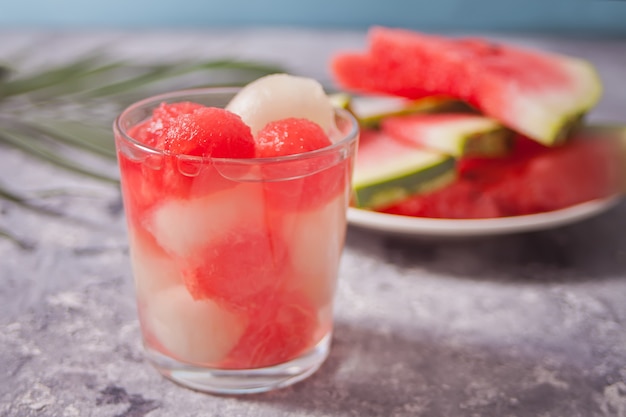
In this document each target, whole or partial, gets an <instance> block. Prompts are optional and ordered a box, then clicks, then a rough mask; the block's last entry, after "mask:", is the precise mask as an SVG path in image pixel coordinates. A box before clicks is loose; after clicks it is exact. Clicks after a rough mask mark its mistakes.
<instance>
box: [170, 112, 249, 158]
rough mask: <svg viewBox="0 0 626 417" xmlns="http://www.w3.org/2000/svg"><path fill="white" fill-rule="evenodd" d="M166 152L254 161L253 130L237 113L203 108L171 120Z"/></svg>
mask: <svg viewBox="0 0 626 417" xmlns="http://www.w3.org/2000/svg"><path fill="white" fill-rule="evenodd" d="M164 133H165V141H164V145H163V146H164V150H165V151H167V152H169V153H171V154H175V155H178V154H183V155H191V156H202V157H209V156H210V157H215V158H252V157H254V152H255V144H254V139H253V137H252V132H251V131H250V127H248V126H247V125H246V124H245V123H244V122H243V121H242V120H241V118H240V117H239V116H237V115H236V114H234V113H232V112H230V111H228V110H224V109H220V108H217V107H200V108H197V109H195V110H193V111H192V112H191V113H184V114H180V115H178V116H177V117H175V118H174V119H172V120H171V121H170V123H169V126H167V129H166V130H165V132H164Z"/></svg>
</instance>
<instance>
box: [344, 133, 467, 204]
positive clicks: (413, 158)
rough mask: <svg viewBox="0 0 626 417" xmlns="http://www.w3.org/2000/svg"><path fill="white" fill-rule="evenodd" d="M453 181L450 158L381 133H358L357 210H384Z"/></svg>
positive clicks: (354, 177)
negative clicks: (358, 208)
mask: <svg viewBox="0 0 626 417" xmlns="http://www.w3.org/2000/svg"><path fill="white" fill-rule="evenodd" d="M454 178H455V161H454V159H453V158H452V157H450V156H448V155H445V154H442V153H438V152H433V151H429V150H425V149H421V148H419V147H417V146H415V145H409V144H406V143H403V142H400V141H397V140H394V139H393V138H391V137H390V136H389V135H388V134H386V133H385V132H382V131H376V130H362V131H361V137H360V142H359V151H358V153H357V156H356V163H355V166H354V176H353V188H354V191H355V194H356V202H355V203H356V205H357V206H358V207H361V208H368V209H377V208H379V207H384V206H388V205H390V204H393V203H395V202H399V201H402V200H404V199H405V198H407V197H409V196H411V195H414V194H418V193H423V192H427V191H430V190H433V189H436V188H439V187H443V186H444V185H447V184H449V183H450V182H451V181H453V180H454Z"/></svg>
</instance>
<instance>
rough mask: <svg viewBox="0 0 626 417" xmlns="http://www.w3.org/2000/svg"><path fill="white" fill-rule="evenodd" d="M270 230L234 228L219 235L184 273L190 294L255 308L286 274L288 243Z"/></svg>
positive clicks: (235, 306)
mask: <svg viewBox="0 0 626 417" xmlns="http://www.w3.org/2000/svg"><path fill="white" fill-rule="evenodd" d="M269 233H270V231H268V230H256V231H254V230H243V228H241V229H235V230H232V232H230V233H228V234H226V235H224V236H217V237H216V238H215V239H212V240H211V242H210V243H209V244H208V245H207V246H206V247H204V248H203V249H202V251H201V253H202V254H203V256H195V257H194V259H190V260H188V261H187V263H188V266H187V267H185V268H183V270H182V275H183V279H184V281H185V285H186V286H187V290H188V291H189V293H190V294H191V296H192V297H193V298H194V299H196V300H199V299H206V298H209V299H212V300H214V301H216V302H218V303H219V304H222V305H224V306H226V307H228V308H230V309H237V310H246V311H249V310H251V309H254V307H255V306H257V305H259V304H261V303H263V300H264V298H265V297H266V296H267V294H271V293H272V292H274V291H276V288H277V287H278V285H280V284H281V282H282V281H283V280H284V279H285V278H286V277H285V273H286V265H287V264H288V258H287V257H288V254H287V250H288V249H287V246H286V243H285V242H284V241H283V240H281V239H279V238H278V237H277V236H271V237H270V236H269Z"/></svg>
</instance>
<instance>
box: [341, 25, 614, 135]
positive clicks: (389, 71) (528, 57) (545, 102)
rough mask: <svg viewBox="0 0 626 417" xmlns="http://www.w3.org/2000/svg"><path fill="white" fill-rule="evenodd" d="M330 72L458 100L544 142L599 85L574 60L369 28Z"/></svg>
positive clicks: (414, 95) (372, 88)
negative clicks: (362, 44)
mask: <svg viewBox="0 0 626 417" xmlns="http://www.w3.org/2000/svg"><path fill="white" fill-rule="evenodd" d="M332 72H333V74H334V76H335V79H336V81H337V83H338V84H339V85H340V86H341V87H343V88H345V89H348V90H352V91H358V92H365V93H377V94H391V95H396V96H400V97H406V98H409V99H418V98H422V97H428V96H448V97H454V98H458V99H461V100H464V101H466V102H467V103H469V104H471V105H473V106H475V107H476V108H478V109H479V110H480V111H482V112H483V113H484V114H485V115H487V116H490V117H493V118H495V119H497V120H499V121H500V122H501V123H503V124H504V125H506V126H508V127H510V128H511V129H513V130H516V131H517V132H519V133H522V134H524V135H526V136H528V137H530V138H532V139H534V140H537V141H539V142H541V143H543V144H546V145H553V144H555V143H558V142H561V141H563V140H564V138H565V137H566V136H567V134H568V132H569V131H570V130H571V127H572V126H574V125H576V124H577V121H578V120H579V119H580V118H581V117H582V115H583V114H584V113H585V112H586V111H587V110H589V109H590V108H591V107H593V106H594V105H595V104H596V103H597V102H598V100H599V99H600V95H601V89H602V88H601V82H600V80H599V78H598V75H597V73H596V71H595V69H594V67H593V66H592V65H591V64H590V63H588V62H586V61H584V60H581V59H577V58H573V57H567V56H563V55H558V54H555V53H548V52H539V51H531V50H526V49H522V48H518V47H514V46H505V45H502V44H496V43H493V42H490V41H487V40H481V39H471V38H467V39H452V38H446V37H441V36H432V35H425V34H421V33H417V32H412V31H408V30H402V29H389V28H383V27H374V28H372V29H371V30H370V32H369V49H368V50H367V51H366V52H364V53H353V52H346V53H340V54H338V55H336V56H335V58H334V60H333V61H332Z"/></svg>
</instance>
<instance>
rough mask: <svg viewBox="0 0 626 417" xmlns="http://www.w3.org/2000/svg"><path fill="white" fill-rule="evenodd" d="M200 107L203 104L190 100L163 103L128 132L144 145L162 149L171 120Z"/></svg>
mask: <svg viewBox="0 0 626 417" xmlns="http://www.w3.org/2000/svg"><path fill="white" fill-rule="evenodd" d="M200 107H202V105H201V104H198V103H192V102H190V101H183V102H180V103H171V104H168V103H161V104H160V105H159V107H157V108H156V109H154V111H153V112H152V117H150V118H149V119H148V120H146V121H144V122H142V123H139V124H138V125H135V126H133V127H132V128H130V129H129V131H128V134H129V136H130V137H132V138H133V139H135V140H138V141H139V142H141V143H143V144H144V145H148V146H151V147H153V148H158V149H162V148H163V139H164V132H166V131H167V129H168V127H169V125H170V123H171V121H172V120H173V119H175V118H176V117H178V116H180V115H181V114H187V113H191V112H193V111H194V110H196V109H198V108H200Z"/></svg>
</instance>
